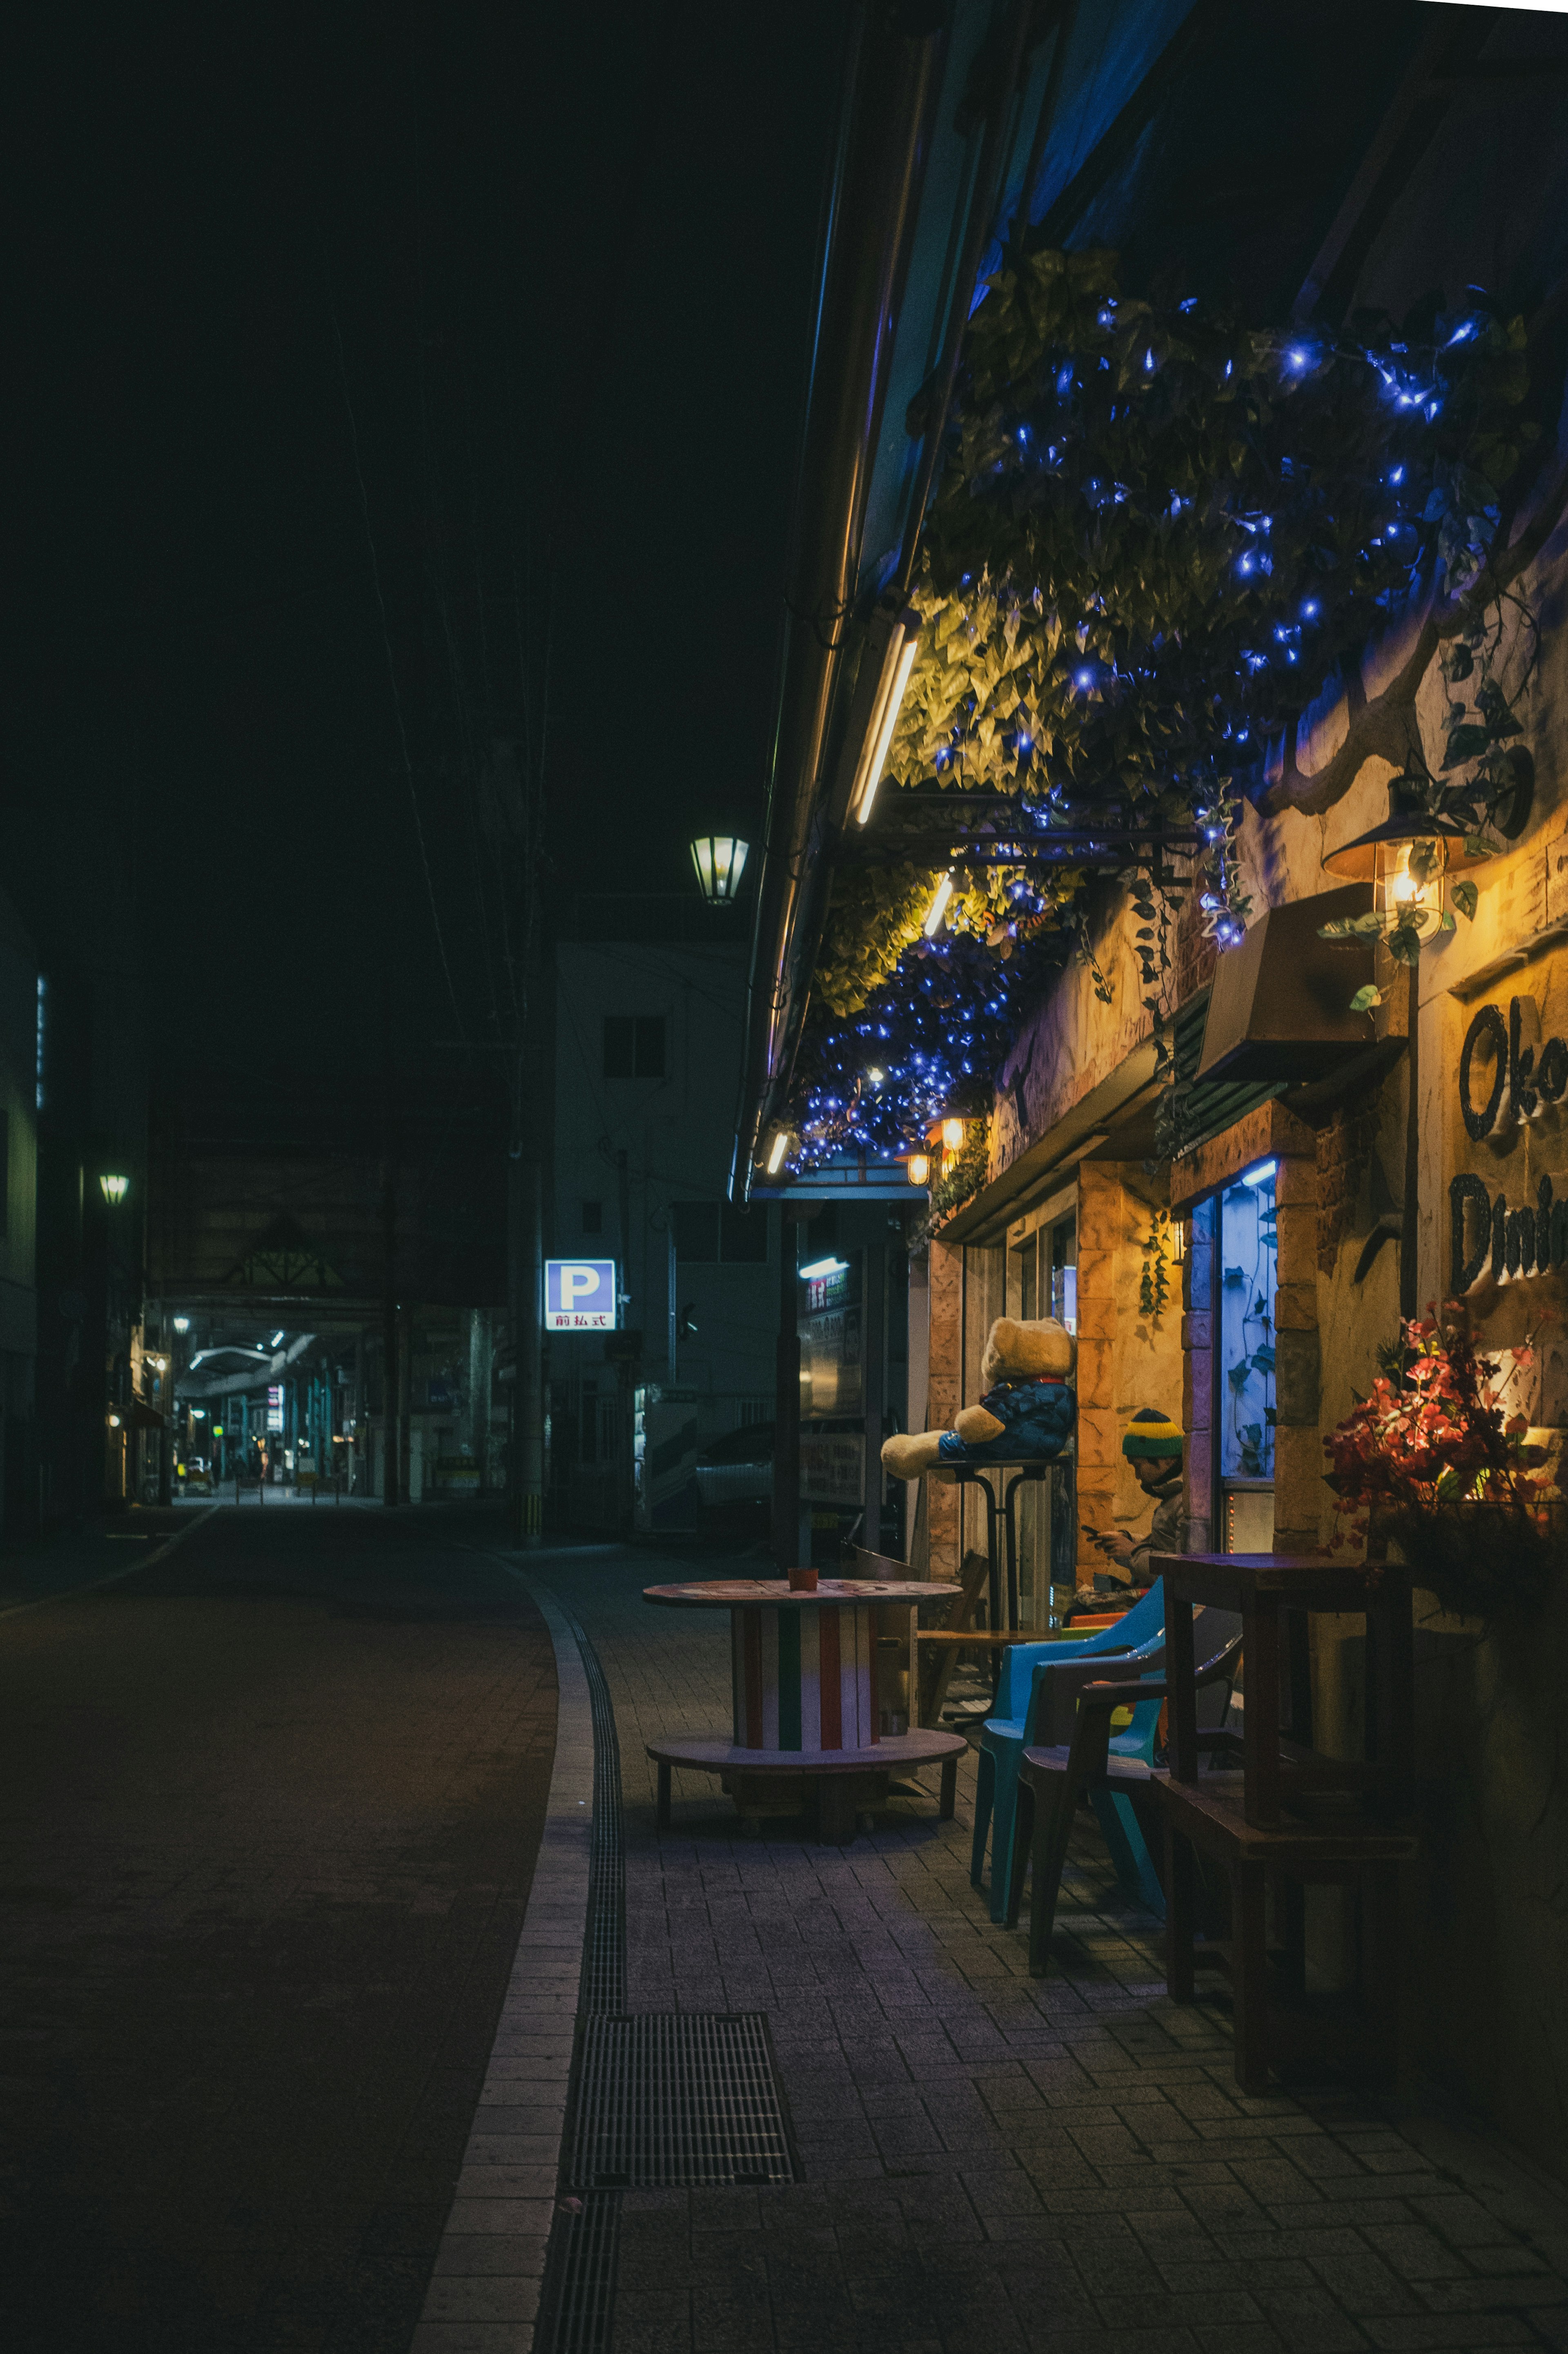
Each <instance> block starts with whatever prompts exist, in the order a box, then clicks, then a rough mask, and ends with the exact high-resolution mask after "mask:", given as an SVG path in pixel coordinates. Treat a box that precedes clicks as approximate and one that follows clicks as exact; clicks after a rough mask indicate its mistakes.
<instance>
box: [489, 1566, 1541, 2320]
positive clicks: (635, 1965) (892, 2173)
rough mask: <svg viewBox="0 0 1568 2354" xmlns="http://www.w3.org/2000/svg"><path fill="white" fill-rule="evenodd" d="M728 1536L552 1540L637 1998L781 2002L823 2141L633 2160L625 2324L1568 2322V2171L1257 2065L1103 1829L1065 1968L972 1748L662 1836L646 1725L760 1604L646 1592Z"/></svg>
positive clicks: (705, 1716)
mask: <svg viewBox="0 0 1568 2354" xmlns="http://www.w3.org/2000/svg"><path fill="white" fill-rule="evenodd" d="M723 1567H724V1564H720V1563H717V1562H709V1563H707V1564H690V1565H688V1564H681V1565H679V1566H675V1567H673V1566H672V1564H671V1563H670V1560H669V1557H668V1556H667V1555H663V1554H658V1555H654V1554H651V1553H630V1552H628V1553H621V1554H620V1555H619V1556H617V1555H615V1554H613V1553H606V1552H605V1551H603V1550H599V1551H597V1552H596V1553H594V1554H593V1555H591V1556H588V1555H585V1556H584V1557H583V1558H582V1559H581V1560H580V1561H578V1562H577V1563H575V1564H574V1563H573V1561H572V1560H571V1558H570V1556H569V1555H566V1554H562V1553H553V1554H546V1555H542V1556H535V1557H534V1559H533V1560H532V1561H531V1562H530V1573H531V1575H537V1576H538V1578H539V1579H540V1581H541V1583H543V1584H544V1585H547V1586H549V1587H551V1588H553V1590H554V1591H555V1592H556V1593H557V1594H559V1595H560V1596H561V1597H562V1599H563V1600H565V1601H566V1602H567V1605H568V1606H569V1607H570V1608H571V1609H573V1610H574V1611H575V1612H576V1613H577V1616H578V1617H580V1618H581V1619H582V1621H583V1623H584V1625H585V1627H586V1628H587V1629H588V1633H589V1635H590V1636H591V1638H592V1639H593V1641H594V1643H595V1645H596V1647H597V1649H598V1650H599V1657H600V1659H602V1661H603V1663H604V1668H605V1672H606V1676H607V1678H608V1680H609V1686H610V1691H611V1693H612V1696H613V1699H614V1702H615V1709H616V1716H617V1723H618V1727H619V1731H620V1749H621V1761H622V1773H623V1782H624V1791H625V1799H626V1817H627V1843H628V1844H627V1903H628V1915H629V1942H630V1956H629V1959H630V2002H631V2007H632V2008H633V2009H673V2008H681V2009H765V2010H767V2012H768V2015H769V2019H770V2021H771V2025H772V2031H773V2035H774V2040H775V2044H776V2048H777V2051H778V2054H779V2063H780V2067H781V2072H782V2075H783V2080H784V2087H785V2091H786V2094H787V2096H788V2098H789V2103H790V2105H791V2108H792V2110H793V2114H794V2119H795V2124H796V2128H797V2133H798V2137H799V2142H800V2150H801V2154H802V2157H803V2159H804V2165H805V2172H806V2180H805V2181H804V2182H803V2183H802V2184H800V2186H799V2187H797V2188H794V2189H791V2190H783V2191H773V2192H758V2191H754V2190H736V2191H727V2192H721V2191H704V2192H700V2193H698V2192H692V2193H686V2192H668V2193H641V2194H636V2195H628V2197H627V2199H626V2200H625V2204H624V2209H623V2221H622V2248H621V2264H620V2296H619V2300H618V2306H617V2318H616V2334H615V2347H616V2349H617V2354H688V2349H700V2354H754V2350H755V2354H1025V2349H1027V2354H1048V2349H1050V2354H1054V2349H1072V2354H1352V2349H1369V2348H1371V2349H1389V2354H1401V2349H1409V2354H1419V2349H1440V2348H1447V2349H1473V2354H1483V2349H1490V2348H1494V2347H1558V2348H1563V2347H1568V2208H1565V2205H1564V2201H1563V2197H1562V2195H1561V2194H1560V2193H1559V2192H1558V2191H1557V2190H1555V2189H1554V2187H1552V2186H1551V2185H1549V2184H1547V2183H1545V2182H1544V2181H1543V2180H1542V2179H1541V2178H1540V2177H1538V2176H1536V2175H1534V2174H1533V2173H1531V2172H1530V2171H1527V2170H1526V2169H1525V2168H1522V2167H1520V2166H1517V2165H1515V2164H1514V2163H1513V2162H1511V2161H1510V2158H1508V2156H1507V2154H1506V2153H1505V2152H1503V2151H1501V2150H1500V2148H1499V2146H1497V2145H1495V2144H1492V2143H1489V2141H1487V2140H1486V2139H1485V2138H1484V2137H1480V2136H1478V2135H1476V2134H1474V2133H1472V2132H1469V2131H1467V2130H1466V2129H1464V2128H1463V2127H1459V2126H1454V2125H1453V2124H1452V2123H1445V2122H1443V2121H1442V2120H1440V2119H1439V2118H1438V2117H1437V2116H1436V2115H1435V2114H1430V2113H1427V2112H1424V2111H1422V2110H1420V2109H1418V2108H1417V2107H1416V2106H1414V2105H1411V2104H1403V2105H1401V2104H1388V2103H1375V2102H1370V2103H1369V2102H1364V2101H1361V2100H1359V2099H1358V2098H1357V2097H1356V2096H1355V2094H1353V2092H1348V2091H1347V2092H1337V2093H1326V2094H1321V2095H1315V2096H1313V2097H1310V2098H1295V2097H1291V2096H1288V2095H1287V2094H1274V2095H1271V2096H1269V2097H1267V2098H1263V2099H1250V2098H1247V2097H1246V2096H1245V2095H1243V2094H1238V2092H1237V2091H1236V2089H1235V2086H1234V2080H1233V2078H1232V2074H1231V2054H1230V2036H1229V2022H1228V2017H1227V2015H1226V2014H1225V2012H1224V2010H1223V2009H1222V2008H1221V2007H1220V2006H1219V2005H1218V2004H1215V2005H1213V2006H1200V2007H1197V2008H1194V2009H1177V2008H1175V2007H1174V2006H1173V2005H1171V2003H1170V2002H1168V2000H1167V1999H1166V1997H1165V1993H1164V1988H1163V1985H1162V1982H1161V1974H1160V1967H1159V1964H1158V1961H1157V1958H1156V1954H1155V1950H1154V1946H1153V1943H1152V1934H1153V1925H1152V1924H1151V1923H1150V1922H1149V1921H1148V1920H1147V1919H1146V1918H1145V1917H1144V1916H1141V1915H1140V1914H1138V1913H1136V1912H1135V1911H1133V1910H1132V1909H1130V1908H1128V1907H1127V1906H1125V1905H1124V1904H1123V1903H1121V1902H1120V1901H1119V1899H1118V1896H1117V1894H1116V1893H1115V1883H1114V1882H1113V1881H1112V1880H1111V1877H1110V1875H1109V1872H1108V1870H1107V1868H1106V1867H1105V1863H1104V1858H1103V1853H1102V1852H1097V1850H1096V1846H1095V1843H1094V1842H1093V1840H1091V1839H1089V1838H1087V1837H1086V1838H1085V1840H1083V1842H1082V1845H1081V1851H1080V1852H1079V1853H1078V1854H1077V1855H1076V1856H1075V1861H1074V1863H1073V1865H1072V1866H1071V1867H1070V1869H1069V1873H1068V1879H1067V1883H1066V1886H1065V1892H1064V1903H1063V1908H1062V1911H1061V1913H1060V1914H1059V1915H1058V1924H1059V1929H1058V1936H1057V1942H1056V1948H1055V1954H1054V1960H1053V1969H1052V1975H1051V1976H1050V1978H1046V1979H1044V1980H1033V1979H1031V1978H1029V1977H1028V1976H1027V1974H1026V1970H1025V1956H1024V1943H1023V1933H1022V1928H1021V1929H1019V1930H1018V1931H1015V1932H1012V1933H1009V1932H1007V1931H1005V1930H1001V1929H996V1928H993V1927H992V1926H991V1922H990V1920H989V1918H988V1917H987V1914H986V1909H985V1903H984V1900H983V1898H982V1897H981V1896H980V1895H979V1894H978V1893H976V1892H975V1891H974V1890H973V1889H971V1887H970V1886H969V1837H970V1829H971V1825H972V1812H971V1800H972V1793H973V1769H972V1765H971V1766H968V1767H967V1768H966V1770H965V1771H964V1772H962V1773H961V1774H960V1779H959V1819H958V1820H957V1821H956V1822H954V1823H952V1824H950V1825H944V1824H939V1823H938V1820H937V1819H936V1807H935V1803H934V1796H933V1797H931V1798H927V1799H908V1800H904V1801H901V1802H899V1804H898V1805H896V1806H895V1809H894V1811H893V1813H892V1815H891V1816H889V1817H888V1818H887V1819H886V1820H885V1827H884V1828H882V1829H879V1830H878V1831H877V1832H876V1833H875V1834H874V1836H872V1837H862V1838H859V1839H857V1840H855V1842H854V1843H853V1846H852V1847H850V1848H848V1849H845V1850H829V1849H823V1848H819V1847H816V1846H814V1845H808V1844H806V1843H805V1842H804V1841H803V1840H801V1839H800V1837H798V1836H797V1835H795V1834H794V1833H793V1832H792V1831H790V1830H789V1829H779V1830H778V1831H777V1832H771V1833H770V1834H769V1835H768V1836H766V1837H764V1838H761V1839H747V1838H745V1837H743V1836H740V1835H739V1832H738V1826H737V1825H736V1819H735V1817H734V1814H733V1812H732V1810H731V1808H730V1807H729V1802H728V1801H727V1800H726V1799H724V1798H723V1797H720V1795H719V1794H718V1791H717V1787H716V1785H715V1784H714V1783H712V1782H710V1781H708V1780H707V1779H706V1777H704V1776H683V1775H680V1774H677V1776H675V1785H674V1789H675V1804H674V1822H673V1830H672V1831H671V1832H670V1833H669V1834H668V1835H666V1837H665V1838H664V1839H663V1840H659V1839H658V1837H657V1836H656V1834H655V1830H654V1817H653V1786H652V1768H651V1767H650V1766H649V1765H648V1764H647V1761H646V1758H645V1757H644V1755H643V1747H642V1744H643V1743H644V1741H645V1740H646V1739H647V1738H649V1737H650V1736H651V1735H652V1734H655V1733H670V1732H674V1731H680V1732H683V1733H685V1732H701V1731H705V1730H708V1729H711V1728H714V1727H722V1726H724V1725H725V1724H726V1723H727V1721H728V1712H729V1659H728V1647H727V1629H726V1628H725V1627H724V1626H723V1625H722V1624H721V1623H712V1622H710V1621H709V1620H708V1619H707V1618H706V1617H705V1615H704V1614H700V1613H696V1612H692V1613H681V1612H673V1611H672V1612H655V1611H653V1610H652V1609H650V1608H649V1607H648V1606H646V1605H644V1604H643V1603H642V1602H641V1600H640V1598H639V1597H640V1593H641V1587H642V1586H643V1585H647V1584H652V1583H654V1582H655V1581H656V1580H657V1579H664V1578H668V1577H670V1576H672V1575H720V1574H722V1570H723ZM930 1780H931V1783H932V1786H933V1792H934V1787H935V1775H934V1774H933V1775H932V1776H930ZM1464 1999H1470V2000H1476V2001H1480V2000H1483V1999H1485V1998H1484V1989H1481V1988H1470V1989H1466V1990H1465V1991H1464Z"/></svg>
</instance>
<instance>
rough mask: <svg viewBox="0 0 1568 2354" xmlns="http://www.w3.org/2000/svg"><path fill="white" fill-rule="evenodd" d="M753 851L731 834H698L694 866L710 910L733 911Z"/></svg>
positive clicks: (749, 845)
mask: <svg viewBox="0 0 1568 2354" xmlns="http://www.w3.org/2000/svg"><path fill="white" fill-rule="evenodd" d="M750 850H751V844H750V843H748V842H742V841H740V840H739V839H738V837H737V836H736V835H735V834H732V833H704V834H699V835H698V837H697V839H696V841H695V842H694V843H693V844H692V864H693V865H694V867H695V868H696V870H697V881H698V882H699V883H700V884H701V885H702V888H703V896H704V898H705V900H706V901H707V903H708V905H709V907H733V906H734V904H735V902H736V899H738V898H739V896H740V878H741V875H743V874H744V872H745V871H746V862H747V856H748V854H749V853H750Z"/></svg>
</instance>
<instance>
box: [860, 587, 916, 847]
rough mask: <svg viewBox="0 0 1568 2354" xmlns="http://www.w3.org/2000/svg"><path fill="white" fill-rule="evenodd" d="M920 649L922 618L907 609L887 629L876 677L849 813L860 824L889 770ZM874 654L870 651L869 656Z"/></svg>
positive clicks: (863, 821) (869, 811) (866, 816)
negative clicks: (886, 771) (901, 714)
mask: <svg viewBox="0 0 1568 2354" xmlns="http://www.w3.org/2000/svg"><path fill="white" fill-rule="evenodd" d="M919 647H920V616H919V614H918V613H916V611H915V610H914V608H913V607H906V610H904V611H903V612H902V613H900V614H899V616H898V618H897V620H895V621H893V622H891V624H890V625H889V626H888V631H887V640H886V642H885V645H884V647H883V650H882V665H881V668H880V670H879V672H878V673H877V681H876V695H875V697H874V700H873V703H872V706H871V716H870V718H869V720H868V722H867V724H866V730H865V736H864V738H863V742H862V744H861V748H860V758H858V760H856V762H855V767H854V776H853V780H852V782H851V785H850V810H851V812H852V814H853V817H854V819H855V822H857V824H860V825H863V824H864V823H865V822H866V820H867V819H868V818H869V817H870V815H871V812H872V806H873V804H874V801H875V800H876V789H877V787H878V785H880V784H881V782H882V772H883V770H884V769H885V768H886V766H887V753H888V748H889V746H890V745H891V744H892V742H893V731H894V729H895V727H896V726H897V725H898V715H899V712H900V711H901V710H902V709H903V707H904V696H905V693H906V689H907V687H908V684H909V673H910V672H911V671H912V670H913V669H914V667H915V656H916V653H917V652H918V651H919ZM872 650H873V649H872V648H868V649H867V652H868V653H869V652H871V651H872Z"/></svg>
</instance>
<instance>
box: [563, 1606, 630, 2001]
mask: <svg viewBox="0 0 1568 2354" xmlns="http://www.w3.org/2000/svg"><path fill="white" fill-rule="evenodd" d="M565 1615H566V1617H567V1620H568V1622H569V1623H570V1626H571V1629H572V1632H573V1634H574V1635H575V1636H576V1638H577V1649H578V1651H579V1652H580V1653H581V1655H582V1663H583V1674H584V1677H585V1679H586V1680H587V1683H588V1712H589V1715H590V1716H591V1718H592V1720H593V1829H592V1833H591V1835H590V1844H589V1848H588V1925H587V1931H586V1934H585V1936H584V1939H583V1968H582V1979H581V1983H580V1985H579V1988H578V1991H577V2009H579V2010H585V2011H595V2010H624V2009H626V1833H625V1826H624V1823H623V1822H622V1819H621V1810H620V1736H619V1735H618V1734H617V1733H616V1730H615V1706H614V1703H613V1702H612V1701H611V1700H610V1697H609V1685H608V1684H607V1683H606V1681H605V1680H604V1670H603V1668H602V1667H601V1666H600V1665H599V1653H598V1652H597V1651H596V1650H595V1649H594V1647H593V1645H592V1644H591V1643H590V1642H589V1641H588V1637H587V1635H586V1634H585V1633H584V1632H583V1629H582V1628H581V1627H580V1626H579V1625H578V1624H577V1620H576V1619H575V1618H574V1617H572V1616H571V1613H570V1612H569V1611H567V1613H566V1614H565Z"/></svg>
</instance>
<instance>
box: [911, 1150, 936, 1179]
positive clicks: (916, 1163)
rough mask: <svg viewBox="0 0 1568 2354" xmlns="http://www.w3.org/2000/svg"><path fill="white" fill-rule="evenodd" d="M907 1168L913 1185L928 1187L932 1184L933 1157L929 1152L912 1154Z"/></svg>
mask: <svg viewBox="0 0 1568 2354" xmlns="http://www.w3.org/2000/svg"><path fill="white" fill-rule="evenodd" d="M906 1166H907V1168H908V1171H909V1182H910V1183H911V1185H928V1184H929V1183H930V1182H931V1156H930V1154H929V1153H928V1152H912V1153H911V1154H910V1155H909V1159H908V1161H907V1163H906Z"/></svg>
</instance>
